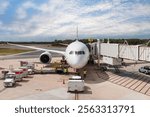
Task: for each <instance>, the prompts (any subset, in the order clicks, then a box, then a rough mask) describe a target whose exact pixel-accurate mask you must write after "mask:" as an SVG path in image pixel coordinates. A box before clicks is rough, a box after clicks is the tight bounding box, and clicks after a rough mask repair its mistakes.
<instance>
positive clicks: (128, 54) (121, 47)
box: [91, 41, 150, 62]
mask: <svg viewBox="0 0 150 117" xmlns="http://www.w3.org/2000/svg"><path fill="white" fill-rule="evenodd" d="M91 55H93V56H97V58H98V56H102V57H103V58H106V57H107V58H112V59H114V60H115V59H116V60H119V61H120V59H129V60H133V61H146V62H150V47H147V46H140V45H128V44H114V43H101V42H100V41H98V42H96V43H92V44H91Z"/></svg>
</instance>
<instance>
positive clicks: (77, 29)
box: [76, 25, 79, 40]
mask: <svg viewBox="0 0 150 117" xmlns="http://www.w3.org/2000/svg"><path fill="white" fill-rule="evenodd" d="M76 31H77V32H76V33H77V39H76V40H79V34H78V25H77V30H76Z"/></svg>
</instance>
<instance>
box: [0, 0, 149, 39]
mask: <svg viewBox="0 0 150 117" xmlns="http://www.w3.org/2000/svg"><path fill="white" fill-rule="evenodd" d="M149 8H150V4H143V3H140V2H133V1H131V2H130V1H127V0H113V1H110V0H103V1H100V2H98V3H96V4H92V5H81V3H80V0H70V1H68V0H57V1H56V0H48V1H47V2H43V3H40V4H38V3H37V2H34V1H26V2H23V3H22V4H21V5H20V6H19V7H18V8H17V10H16V15H15V16H16V19H15V20H14V21H12V22H13V23H12V24H3V23H1V24H0V30H3V35H4V36H6V35H7V36H9V35H8V33H9V34H10V37H11V36H16V37H19V38H21V37H22V38H25V37H31V38H32V37H40V38H42V37H49V38H54V37H55V38H60V39H64V38H75V37H76V36H75V34H76V31H75V30H76V26H77V25H78V26H79V37H81V38H84V37H85V38H88V37H97V36H99V37H107V36H109V37H110V36H117V35H119V36H121V35H122V36H124V35H128V36H130V35H135V36H136V35H139V34H140V33H141V34H146V35H150V33H149V31H148V30H150V18H149V17H150V9H149ZM30 10H35V11H36V13H31V12H30ZM141 17H142V18H145V20H141ZM139 21H140V23H139ZM5 32H7V33H5ZM0 34H1V33H0ZM37 39H38V38H37Z"/></svg>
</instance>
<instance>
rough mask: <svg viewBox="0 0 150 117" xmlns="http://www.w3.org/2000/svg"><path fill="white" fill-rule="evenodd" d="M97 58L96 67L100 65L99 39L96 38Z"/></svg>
mask: <svg viewBox="0 0 150 117" xmlns="http://www.w3.org/2000/svg"><path fill="white" fill-rule="evenodd" d="M97 58H98V67H100V40H99V39H97Z"/></svg>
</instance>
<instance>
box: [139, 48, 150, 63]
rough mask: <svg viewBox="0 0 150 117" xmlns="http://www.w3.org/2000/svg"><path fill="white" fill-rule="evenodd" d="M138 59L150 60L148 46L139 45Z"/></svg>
mask: <svg viewBox="0 0 150 117" xmlns="http://www.w3.org/2000/svg"><path fill="white" fill-rule="evenodd" d="M139 60H143V61H150V47H139Z"/></svg>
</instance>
